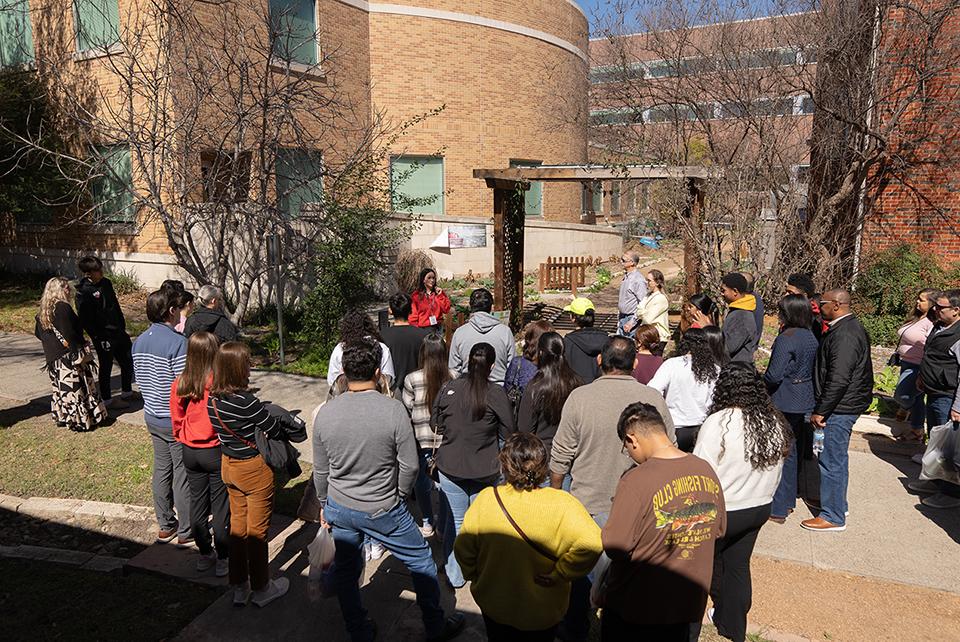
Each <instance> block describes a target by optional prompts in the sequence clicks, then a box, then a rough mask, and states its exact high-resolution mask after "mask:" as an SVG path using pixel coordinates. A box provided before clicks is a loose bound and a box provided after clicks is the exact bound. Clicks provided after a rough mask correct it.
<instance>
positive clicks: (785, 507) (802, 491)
mask: <svg viewBox="0 0 960 642" xmlns="http://www.w3.org/2000/svg"><path fill="white" fill-rule="evenodd" d="M783 416H784V417H785V418H786V420H787V423H788V424H790V428H791V432H792V433H793V443H791V444H790V454H789V455H787V459H786V460H785V461H784V462H783V475H782V476H781V477H780V485H779V486H777V492H776V493H774V495H773V504H772V505H771V511H770V514H771V515H773V516H774V517H786V516H787V513H789V512H790V511H791V510H793V509H794V508H796V507H797V497H803V498H804V500H806V501H812V502H816V503H820V490H819V487H820V471H819V470H817V469H816V468H815V467H816V465H817V463H816V462H817V460H816V458H815V457H814V456H813V450H812V447H813V428H811V427H810V424H809V422H808V421H807V416H806V415H802V414H800V413H793V412H785V413H783Z"/></svg>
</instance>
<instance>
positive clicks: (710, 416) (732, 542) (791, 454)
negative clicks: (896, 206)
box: [37, 252, 960, 642]
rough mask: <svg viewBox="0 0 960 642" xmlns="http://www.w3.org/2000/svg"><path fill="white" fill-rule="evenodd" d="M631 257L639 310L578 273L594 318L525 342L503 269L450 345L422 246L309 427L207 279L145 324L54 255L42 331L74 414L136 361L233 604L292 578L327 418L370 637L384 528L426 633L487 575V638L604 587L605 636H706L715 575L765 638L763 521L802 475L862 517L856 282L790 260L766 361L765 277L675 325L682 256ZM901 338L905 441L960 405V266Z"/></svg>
mask: <svg viewBox="0 0 960 642" xmlns="http://www.w3.org/2000/svg"><path fill="white" fill-rule="evenodd" d="M622 262H623V265H624V268H625V272H626V278H625V279H624V283H623V286H622V287H621V293H620V298H619V302H618V306H619V313H620V315H619V316H620V318H619V323H618V331H617V333H616V334H614V335H612V336H611V335H608V334H607V333H606V332H604V331H603V330H601V329H599V328H597V327H595V321H596V310H595V308H594V305H593V303H592V302H591V301H590V300H589V299H586V298H584V297H578V298H575V299H574V300H573V301H572V302H571V303H570V305H568V306H567V307H566V308H565V310H566V312H567V313H569V314H570V315H571V318H572V320H573V321H574V324H575V325H576V330H574V331H572V332H569V333H567V334H566V335H565V336H561V334H560V333H558V332H557V331H555V329H554V328H553V327H552V326H551V324H550V323H547V322H546V321H534V322H532V323H530V324H529V325H527V326H526V327H525V328H524V329H523V331H522V333H521V341H520V346H519V351H518V348H517V344H516V342H515V340H514V336H513V334H512V333H511V331H510V330H509V328H508V327H507V326H506V325H505V324H503V323H501V322H500V321H499V319H498V318H497V317H495V316H494V315H492V314H491V310H492V305H493V297H492V295H491V293H490V292H489V291H487V290H486V289H484V288H478V289H476V290H474V291H473V292H472V293H471V295H470V312H471V313H470V318H469V320H468V321H467V322H466V323H465V324H464V325H462V326H461V327H459V328H457V329H456V331H455V332H454V333H453V336H452V339H451V341H450V343H449V345H447V342H446V341H445V340H444V335H443V328H444V323H443V321H444V315H446V314H448V313H449V311H450V309H451V306H450V299H449V297H448V296H447V295H446V294H445V293H444V292H443V291H442V290H441V289H440V288H439V287H438V286H437V278H436V272H435V271H434V270H432V269H425V270H423V272H422V273H421V275H420V278H419V281H418V286H417V289H416V290H415V291H414V292H412V293H409V294H408V293H405V292H398V293H397V294H395V295H394V296H392V297H391V298H390V301H389V305H390V311H391V314H392V317H393V323H392V325H391V326H390V327H387V328H378V327H376V325H375V324H374V323H373V322H372V320H371V319H370V317H369V315H367V314H366V313H365V312H364V311H362V310H352V311H350V312H348V313H347V314H346V315H345V317H344V319H343V323H342V331H341V341H340V342H339V343H338V344H337V345H336V346H335V348H334V350H333V353H332V354H331V356H330V368H329V374H328V383H329V384H330V392H329V394H328V396H327V399H326V401H325V402H324V403H322V404H321V405H320V406H319V407H318V408H317V410H316V411H315V412H314V416H313V418H312V420H311V424H310V426H309V427H308V426H306V425H305V424H304V423H303V422H302V421H300V420H299V419H297V418H294V417H292V416H290V415H289V413H285V412H284V411H283V410H282V409H279V408H276V407H272V406H270V405H269V404H264V403H262V402H261V401H260V400H259V399H258V398H257V397H256V395H255V394H254V393H253V392H251V390H250V386H249V376H250V355H249V350H248V349H247V347H246V346H245V344H243V343H241V342H238V341H235V340H234V339H235V338H236V328H235V326H233V325H232V324H230V323H229V319H227V317H226V316H224V315H223V314H222V311H221V310H220V306H219V303H220V301H221V299H222V296H221V294H220V293H219V292H216V291H215V289H214V290H211V289H209V288H201V290H200V292H199V293H198V297H197V302H198V304H199V306H198V308H197V310H196V311H194V312H193V313H192V314H188V312H189V308H190V306H191V305H192V302H193V297H192V296H189V293H186V292H185V291H184V289H183V287H182V284H180V285H179V286H178V285H177V284H176V283H169V284H165V285H164V287H162V288H161V289H160V290H158V291H156V292H153V293H151V294H150V295H149V296H148V298H147V315H148V318H149V319H150V321H151V325H150V327H149V328H148V329H147V330H146V331H145V332H144V333H143V334H141V335H140V336H139V337H138V338H137V339H136V341H134V342H132V343H131V342H130V340H129V336H127V335H126V333H125V330H124V322H123V315H122V313H121V312H120V309H119V304H118V303H117V301H116V295H115V294H114V293H113V289H112V287H111V286H110V282H109V280H107V279H105V278H104V277H103V274H102V265H101V264H100V262H99V261H98V260H96V259H95V258H94V257H88V258H85V259H84V260H83V261H81V264H80V267H81V270H82V271H83V272H84V274H85V278H84V280H83V281H82V282H81V287H79V288H78V292H77V310H78V312H79V316H78V314H76V313H74V311H73V308H72V307H71V305H70V298H71V291H70V283H69V282H68V281H66V280H65V279H51V280H50V282H48V284H47V288H46V290H45V292H44V296H43V300H42V302H41V309H40V313H39V314H38V318H37V335H38V337H40V338H41V340H42V341H43V345H44V351H45V354H46V357H47V362H48V366H49V371H50V377H51V382H52V384H53V388H54V401H53V415H54V419H56V420H57V421H58V423H60V424H62V425H66V426H69V427H70V428H72V429H74V430H86V429H90V428H92V427H93V426H95V425H96V424H97V423H98V422H99V421H101V420H102V418H103V417H105V416H106V412H105V409H104V403H103V402H102V399H111V391H110V380H109V376H106V377H104V376H103V370H106V371H107V375H109V368H110V365H109V364H110V363H112V360H114V359H115V360H116V361H117V363H118V364H119V365H120V367H121V373H122V375H121V388H122V392H121V397H120V398H121V399H123V395H124V394H126V395H127V396H129V394H130V390H131V386H130V383H131V381H132V377H131V373H130V370H131V369H132V374H133V375H134V376H135V377H136V380H137V382H138V384H139V386H140V392H141V394H142V396H143V401H144V411H145V418H146V423H147V427H148V431H149V434H150V436H151V439H152V441H153V446H154V477H153V492H154V499H155V504H156V513H157V519H158V523H159V532H158V539H159V540H162V541H169V542H173V541H174V540H175V541H176V543H177V544H178V545H181V546H187V545H190V544H191V543H194V542H195V543H196V547H197V548H198V550H199V557H198V560H197V569H198V571H210V570H212V571H213V572H214V573H215V574H216V575H218V576H229V582H230V585H231V587H232V589H233V599H234V603H235V604H236V605H238V606H240V605H244V604H247V603H248V602H251V603H253V604H256V605H258V606H266V605H267V604H269V603H270V602H272V601H273V600H275V599H277V598H278V597H280V596H282V595H283V594H284V593H286V592H287V590H288V588H289V582H288V581H287V579H286V578H284V577H278V578H276V579H271V578H270V575H269V570H268V565H267V543H266V533H267V529H268V527H269V523H270V518H271V513H272V503H273V492H274V490H273V489H274V476H275V475H276V474H278V471H279V470H281V469H282V468H284V466H287V467H289V466H290V465H291V463H290V462H289V461H287V462H286V463H284V462H283V457H282V456H281V455H282V453H280V454H278V452H277V448H278V445H280V444H287V445H288V444H289V442H298V441H303V440H305V439H306V437H307V430H308V429H309V430H310V431H311V432H312V449H313V475H312V478H311V480H310V484H309V485H308V486H307V489H306V491H305V496H304V501H303V503H302V504H301V507H300V511H299V513H300V515H299V516H300V517H301V518H302V519H305V520H309V521H318V522H319V523H320V524H321V527H323V528H327V529H330V532H331V534H332V537H333V540H334V542H335V544H336V553H335V559H334V564H333V585H334V586H335V589H336V595H337V598H338V600H339V603H340V607H341V611H342V615H343V618H344V622H345V626H346V629H347V631H348V632H349V635H350V637H351V639H353V640H356V641H358V642H359V641H367V640H372V639H374V638H375V637H376V635H377V631H376V626H375V623H374V621H373V619H371V618H370V617H369V614H368V612H367V610H366V609H365V607H364V605H363V601H362V599H361V595H360V591H359V580H360V578H361V575H362V572H363V568H364V560H365V559H375V558H378V557H379V556H381V555H382V554H383V552H384V550H388V551H389V552H390V553H391V554H392V555H394V556H395V557H396V558H397V560H399V561H400V562H401V563H403V564H404V565H405V566H406V567H407V568H408V570H409V571H410V574H411V577H412V582H413V587H414V590H415V592H416V595H417V604H418V606H419V608H420V610H421V613H422V617H423V623H424V627H425V631H426V639H427V640H430V641H436V640H447V639H451V638H453V637H455V636H456V635H457V634H458V633H459V632H460V631H461V629H462V628H463V625H464V620H463V617H462V616H461V615H460V614H457V613H455V612H453V613H446V612H445V611H444V609H443V607H442V606H441V601H440V582H441V581H444V582H446V583H447V584H449V586H451V587H453V588H460V587H463V586H466V585H467V584H468V583H469V584H470V590H471V592H472V594H473V596H474V598H475V599H476V602H477V604H478V605H479V606H480V608H481V610H482V613H483V619H484V622H485V626H486V632H487V637H488V639H490V640H517V639H530V640H553V639H554V638H555V637H559V638H560V639H563V640H575V641H580V640H586V639H587V638H588V635H589V630H590V626H591V618H590V615H591V612H592V611H595V610H596V609H598V608H599V609H600V610H599V613H600V636H601V639H603V640H636V639H656V640H678V641H679V640H684V641H687V640H695V639H697V637H698V636H699V631H700V623H701V621H702V620H703V618H704V613H705V610H706V606H707V598H708V597H709V598H710V600H711V601H712V604H713V608H712V609H711V610H710V612H709V613H708V614H707V615H708V617H709V619H710V620H711V621H712V622H713V623H714V624H715V625H716V627H717V630H718V632H719V633H720V635H722V636H724V637H726V638H728V639H731V640H735V641H737V642H742V641H743V640H745V639H746V634H747V615H748V612H749V610H750V606H751V599H752V589H751V581H750V558H751V555H752V552H753V548H754V545H755V543H756V541H757V537H758V534H759V532H760V530H761V528H763V526H765V525H766V524H767V523H768V522H773V523H774V524H784V523H786V522H787V521H788V520H789V519H790V515H791V513H793V512H794V510H795V509H796V505H797V501H796V500H797V499H798V498H800V499H802V500H803V501H804V502H805V503H806V505H807V506H808V507H809V508H810V509H811V512H812V514H813V516H812V517H811V518H809V519H804V520H802V521H801V522H800V526H801V527H802V528H804V529H807V530H809V531H813V532H830V531H842V530H844V529H845V528H846V522H847V517H848V515H849V506H848V502H847V485H848V475H849V466H848V446H849V441H850V437H851V430H852V427H853V424H854V422H855V421H856V420H857V418H858V417H859V415H861V414H862V413H864V412H865V411H866V410H867V408H868V406H869V405H870V402H871V400H872V397H873V364H872V359H871V350H870V342H869V339H868V336H867V333H866V331H865V330H864V327H863V325H862V324H861V322H860V321H859V320H858V319H857V317H856V315H854V314H853V313H852V311H851V300H850V295H849V293H848V292H846V291H844V290H839V289H837V290H831V291H828V292H826V293H824V294H822V295H818V294H816V292H815V289H814V286H813V283H812V281H811V280H810V279H809V277H807V276H805V275H801V274H795V275H791V276H790V277H789V278H788V280H787V283H785V284H784V287H783V296H782V298H780V299H779V301H778V302H777V319H778V332H777V334H776V338H775V339H774V341H773V344H772V347H771V355H770V359H769V364H768V365H767V367H766V369H765V371H763V372H759V371H758V369H757V367H756V366H755V355H756V350H757V347H758V345H759V343H760V341H761V338H762V334H763V319H764V316H763V315H764V311H763V303H762V301H761V299H760V297H758V296H757V295H756V294H755V293H754V291H753V288H754V279H753V276H752V275H749V274H741V273H731V274H727V275H726V276H724V277H723V279H722V280H721V282H720V283H718V284H717V288H718V291H719V293H720V295H721V296H722V297H723V299H724V301H725V303H726V306H725V307H726V310H727V311H726V314H725V315H723V316H722V318H721V307H720V306H719V305H717V303H715V302H714V301H713V300H711V299H710V298H709V297H708V296H707V295H706V294H696V295H694V296H691V297H690V298H689V299H687V300H686V301H685V302H684V305H683V310H682V318H681V322H680V325H679V328H678V329H677V331H676V333H675V335H671V334H670V326H669V324H668V321H667V316H666V315H667V308H668V305H667V304H666V295H665V294H664V292H663V290H664V277H663V274H661V273H660V272H658V271H656V270H651V271H650V272H648V273H647V274H645V275H644V274H642V273H641V272H640V270H639V267H638V262H639V257H637V256H636V255H635V254H634V253H631V252H628V253H625V254H624V256H623V258H622ZM97 292H99V294H96V293H97ZM178 328H179V330H178ZM84 330H86V331H87V332H88V333H89V334H90V336H91V338H92V339H93V340H94V347H95V351H96V353H97V355H98V359H99V362H100V364H101V370H100V377H99V388H98V387H97V386H96V385H95V383H94V382H95V381H96V380H97V379H98V373H97V367H96V361H95V360H94V359H93V358H92V354H91V352H92V351H91V350H90V349H89V348H85V349H84V347H83V331H84ZM124 338H125V339H124ZM671 339H674V341H675V348H674V349H673V351H672V352H671V353H670V354H669V355H668V354H665V347H666V346H667V345H668V343H669V341H670V340H671ZM892 363H897V364H899V366H900V368H901V378H900V384H899V385H898V388H897V393H896V395H895V397H896V400H897V402H898V403H899V404H900V407H901V409H902V415H903V418H904V419H909V422H910V429H909V430H907V431H906V432H905V433H904V435H903V436H902V438H903V439H904V440H907V441H917V440H922V439H923V438H924V429H925V428H926V429H927V430H929V429H931V428H933V427H937V426H940V425H943V424H945V423H947V422H950V421H953V422H956V421H960V393H958V377H960V290H950V291H947V292H938V291H934V290H929V289H925V290H922V291H921V292H920V294H919V295H918V298H917V305H916V313H915V314H914V315H913V316H912V317H911V319H909V320H908V321H907V322H906V323H905V324H904V325H903V327H902V328H901V329H900V343H899V345H898V346H897V350H896V352H895V356H894V358H893V360H892ZM294 460H295V457H294ZM293 465H295V461H294V462H293ZM909 486H910V488H911V489H913V490H915V491H916V492H920V493H924V494H926V495H928V496H926V497H924V499H923V502H924V504H926V505H928V506H931V507H936V508H955V507H960V487H957V486H954V485H951V484H947V483H944V482H930V481H920V480H917V481H916V482H911V483H910V484H909ZM211 531H212V535H211ZM431 538H438V540H439V541H438V545H439V546H440V550H441V551H442V554H441V564H439V565H438V564H437V562H436V561H435V559H434V557H433V553H432V550H431V547H430V545H429V543H428V541H427V540H429V539H431Z"/></svg>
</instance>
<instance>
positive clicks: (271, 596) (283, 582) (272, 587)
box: [250, 577, 290, 608]
mask: <svg viewBox="0 0 960 642" xmlns="http://www.w3.org/2000/svg"><path fill="white" fill-rule="evenodd" d="M289 588H290V580H288V579H287V578H285V577H278V578H277V579H275V580H270V583H269V584H267V588H265V589H263V590H262V591H254V592H253V597H252V598H251V600H250V601H251V602H253V603H254V604H256V605H257V606H259V607H260V608H263V607H265V606H266V605H267V604H270V602H273V601H274V600H275V599H277V598H279V597H283V596H284V595H286V593H287V590H289Z"/></svg>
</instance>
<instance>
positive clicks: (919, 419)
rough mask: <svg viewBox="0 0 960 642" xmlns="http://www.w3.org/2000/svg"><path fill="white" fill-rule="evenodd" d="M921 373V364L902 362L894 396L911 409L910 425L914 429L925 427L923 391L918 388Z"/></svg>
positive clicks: (906, 408)
mask: <svg viewBox="0 0 960 642" xmlns="http://www.w3.org/2000/svg"><path fill="white" fill-rule="evenodd" d="M918 374H920V364H918V363H909V362H907V361H901V362H900V380H899V381H898V382H897V389H896V390H895V391H894V393H893V398H894V399H896V401H897V403H898V404H899V405H900V407H901V408H903V409H904V410H909V411H910V427H911V428H913V429H914V430H920V429H922V428H923V419H924V414H925V406H924V403H923V393H922V392H920V391H919V390H917V375H918Z"/></svg>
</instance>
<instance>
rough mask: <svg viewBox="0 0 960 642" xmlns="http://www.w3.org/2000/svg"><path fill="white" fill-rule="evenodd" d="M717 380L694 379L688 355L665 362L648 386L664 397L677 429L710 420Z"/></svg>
mask: <svg viewBox="0 0 960 642" xmlns="http://www.w3.org/2000/svg"><path fill="white" fill-rule="evenodd" d="M718 372H719V369H718ZM716 381H717V380H716V379H714V380H713V381H710V382H708V383H703V382H700V381H697V380H696V379H694V377H693V368H692V367H691V365H690V355H688V354H685V355H683V356H682V357H673V358H670V359H667V360H666V361H664V362H663V364H662V365H661V366H660V368H659V369H658V370H657V373H656V374H655V375H653V379H651V380H650V383H648V384H647V385H648V386H650V387H651V388H653V389H654V390H656V391H657V392H659V393H660V394H661V395H663V400H664V401H666V402H667V408H669V409H670V416H671V417H673V425H674V426H677V427H680V426H699V425H700V424H702V423H703V420H704V419H706V418H707V410H709V408H710V402H711V401H713V386H714V385H715V384H716Z"/></svg>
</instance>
